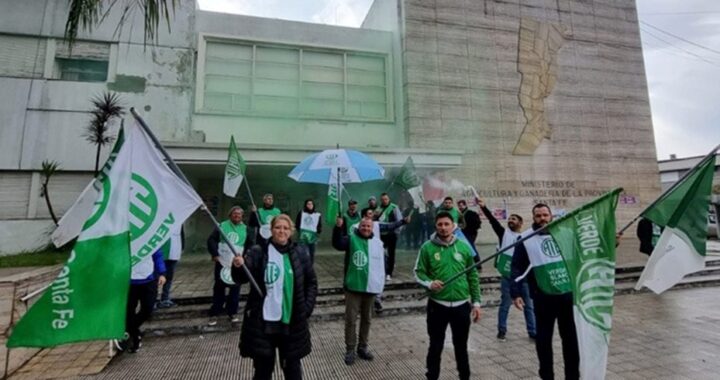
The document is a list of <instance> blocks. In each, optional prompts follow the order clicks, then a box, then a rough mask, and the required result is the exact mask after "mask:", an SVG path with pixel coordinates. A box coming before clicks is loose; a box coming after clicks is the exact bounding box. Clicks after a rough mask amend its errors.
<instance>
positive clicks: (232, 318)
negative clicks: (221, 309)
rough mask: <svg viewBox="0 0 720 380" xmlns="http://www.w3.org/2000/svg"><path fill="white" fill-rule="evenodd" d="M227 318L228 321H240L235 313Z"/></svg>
mask: <svg viewBox="0 0 720 380" xmlns="http://www.w3.org/2000/svg"><path fill="white" fill-rule="evenodd" d="M228 318H230V323H238V322H240V318H238V316H237V315H235V314H233V315H230V316H228Z"/></svg>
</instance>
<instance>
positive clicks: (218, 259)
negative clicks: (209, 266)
mask: <svg viewBox="0 0 720 380" xmlns="http://www.w3.org/2000/svg"><path fill="white" fill-rule="evenodd" d="M210 259H212V261H214V262H216V263H218V262H220V256H211V257H210Z"/></svg>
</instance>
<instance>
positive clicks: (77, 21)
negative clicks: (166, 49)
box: [65, 0, 179, 46]
mask: <svg viewBox="0 0 720 380" xmlns="http://www.w3.org/2000/svg"><path fill="white" fill-rule="evenodd" d="M69 2H70V5H69V7H70V11H69V12H68V18H67V21H66V22H65V38H67V39H68V41H69V43H70V45H71V46H72V44H73V42H74V41H75V38H76V37H77V34H78V30H79V29H80V26H82V28H83V29H84V30H86V31H92V28H93V27H94V26H97V25H98V24H100V23H101V22H102V21H103V20H104V19H105V17H106V16H107V15H108V14H109V13H110V11H111V10H112V9H113V7H114V6H115V5H116V4H118V3H121V5H120V6H121V7H122V16H121V17H120V22H119V24H118V26H117V29H116V31H117V30H119V29H121V28H122V26H123V24H124V23H125V22H126V21H127V20H128V18H130V17H131V16H132V14H133V12H135V11H136V10H137V9H140V10H141V11H142V12H143V19H144V20H145V35H144V39H143V41H144V42H145V43H147V42H148V41H149V42H156V40H157V36H158V26H159V25H160V18H161V17H162V18H164V19H165V21H166V23H167V26H168V31H170V10H172V11H173V14H174V13H175V6H176V5H177V4H178V2H179V0H122V1H118V0H111V1H108V0H106V1H103V0H69ZM104 3H109V5H108V6H107V9H105V5H106V4H104Z"/></svg>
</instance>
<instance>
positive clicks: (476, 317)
mask: <svg viewBox="0 0 720 380" xmlns="http://www.w3.org/2000/svg"><path fill="white" fill-rule="evenodd" d="M480 317H482V309H481V308H480V306H473V308H472V310H471V311H470V319H472V321H473V323H478V322H480Z"/></svg>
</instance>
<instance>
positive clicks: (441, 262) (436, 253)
mask: <svg viewBox="0 0 720 380" xmlns="http://www.w3.org/2000/svg"><path fill="white" fill-rule="evenodd" d="M473 264H475V262H474V261H473V253H472V251H471V250H470V247H469V246H468V245H467V244H464V243H463V242H461V241H459V240H458V239H457V238H455V236H454V235H453V236H452V240H450V241H449V242H444V241H442V240H440V239H439V238H438V237H437V236H436V235H435V234H433V235H432V237H431V238H430V240H429V241H427V242H425V244H423V245H422V247H420V252H419V253H418V257H417V261H416V262H415V280H416V281H417V282H418V283H419V284H420V285H422V286H424V287H425V288H427V289H430V283H431V282H433V281H434V280H440V281H443V282H445V281H447V279H449V278H450V277H452V276H454V275H455V274H457V273H460V272H462V271H463V270H464V269H465V268H467V267H469V266H471V265H473ZM430 299H433V300H438V301H445V302H458V301H466V300H468V299H470V301H471V302H472V303H473V305H474V306H479V305H480V279H479V278H478V274H477V271H476V270H471V271H468V273H467V275H465V276H462V277H460V278H458V279H457V280H455V281H453V282H451V283H449V284H447V285H445V286H444V287H443V289H442V290H441V291H439V292H433V293H432V294H431V295H430Z"/></svg>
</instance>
